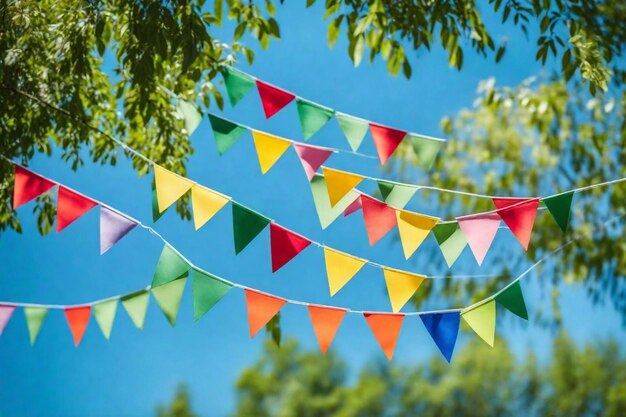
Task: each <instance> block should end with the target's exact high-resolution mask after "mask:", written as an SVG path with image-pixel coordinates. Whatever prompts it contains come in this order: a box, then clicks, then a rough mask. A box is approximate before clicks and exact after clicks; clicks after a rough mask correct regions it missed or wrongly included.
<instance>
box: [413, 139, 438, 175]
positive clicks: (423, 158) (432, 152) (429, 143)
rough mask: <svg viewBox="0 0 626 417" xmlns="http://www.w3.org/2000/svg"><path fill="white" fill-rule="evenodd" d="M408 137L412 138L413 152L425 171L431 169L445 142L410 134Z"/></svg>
mask: <svg viewBox="0 0 626 417" xmlns="http://www.w3.org/2000/svg"><path fill="white" fill-rule="evenodd" d="M408 137H409V138H410V139H409V140H410V141H411V145H413V151H414V152H415V155H416V156H417V160H418V162H419V163H420V165H421V166H422V167H423V168H424V169H430V167H431V166H432V165H433V162H434V161H435V158H436V157H437V154H438V153H439V150H440V149H441V147H442V146H443V144H444V143H445V142H444V141H441V140H437V139H431V138H428V137H425V136H420V135H417V134H415V133H409V134H408Z"/></svg>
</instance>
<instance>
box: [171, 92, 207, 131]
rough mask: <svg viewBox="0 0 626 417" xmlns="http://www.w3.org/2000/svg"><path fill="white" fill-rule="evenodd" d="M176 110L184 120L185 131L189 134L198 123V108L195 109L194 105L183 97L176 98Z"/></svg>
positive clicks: (199, 114)
mask: <svg viewBox="0 0 626 417" xmlns="http://www.w3.org/2000/svg"><path fill="white" fill-rule="evenodd" d="M176 111H177V112H178V114H179V115H180V117H181V118H182V119H183V120H184V121H185V130H186V131H187V134H188V135H190V136H191V134H192V133H193V132H194V131H195V130H196V128H197V127H198V125H199V124H200V121H201V120H202V114H201V113H200V112H199V111H198V109H196V106H194V105H193V104H191V103H190V102H188V101H185V100H183V99H178V103H176Z"/></svg>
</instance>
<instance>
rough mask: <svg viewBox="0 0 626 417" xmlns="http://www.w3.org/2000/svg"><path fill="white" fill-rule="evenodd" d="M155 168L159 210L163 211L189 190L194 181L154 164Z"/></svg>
mask: <svg viewBox="0 0 626 417" xmlns="http://www.w3.org/2000/svg"><path fill="white" fill-rule="evenodd" d="M153 168H154V183H155V186H156V192H157V202H158V204H159V212H161V213H163V212H164V211H165V209H167V208H168V207H169V206H171V205H172V204H174V202H175V201H176V200H178V199H179V198H181V197H182V196H183V194H185V193H186V192H187V191H189V189H190V188H191V187H192V186H193V181H190V180H188V179H187V178H183V177H181V176H179V175H176V174H174V173H173V172H172V171H168V170H167V169H165V168H163V167H160V166H158V165H154V166H153Z"/></svg>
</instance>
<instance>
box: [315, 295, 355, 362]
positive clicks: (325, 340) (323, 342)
mask: <svg viewBox="0 0 626 417" xmlns="http://www.w3.org/2000/svg"><path fill="white" fill-rule="evenodd" d="M346 312H347V310H344V309H342V308H331V307H325V306H316V305H309V316H310V317H311V323H312V324H313V331H314V332H315V337H316V338H317V343H318V344H319V345H320V350H321V351H322V353H324V354H325V353H326V351H327V350H328V347H329V346H330V344H331V343H332V342H333V339H334V338H335V335H336V334H337V330H339V326H340V325H341V321H342V320H343V317H344V316H345V315H346Z"/></svg>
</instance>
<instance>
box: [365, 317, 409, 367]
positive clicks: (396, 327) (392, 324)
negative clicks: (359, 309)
mask: <svg viewBox="0 0 626 417" xmlns="http://www.w3.org/2000/svg"><path fill="white" fill-rule="evenodd" d="M363 316H365V320H367V324H368V325H369V326H370V329H372V333H374V337H376V340H377V341H378V344H379V345H380V347H381V348H382V349H383V352H385V356H387V359H389V360H391V359H392V358H393V352H394V351H395V350H396V343H397V342H398V336H399V335H400V329H401V328H402V321H403V320H404V314H390V313H363Z"/></svg>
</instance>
